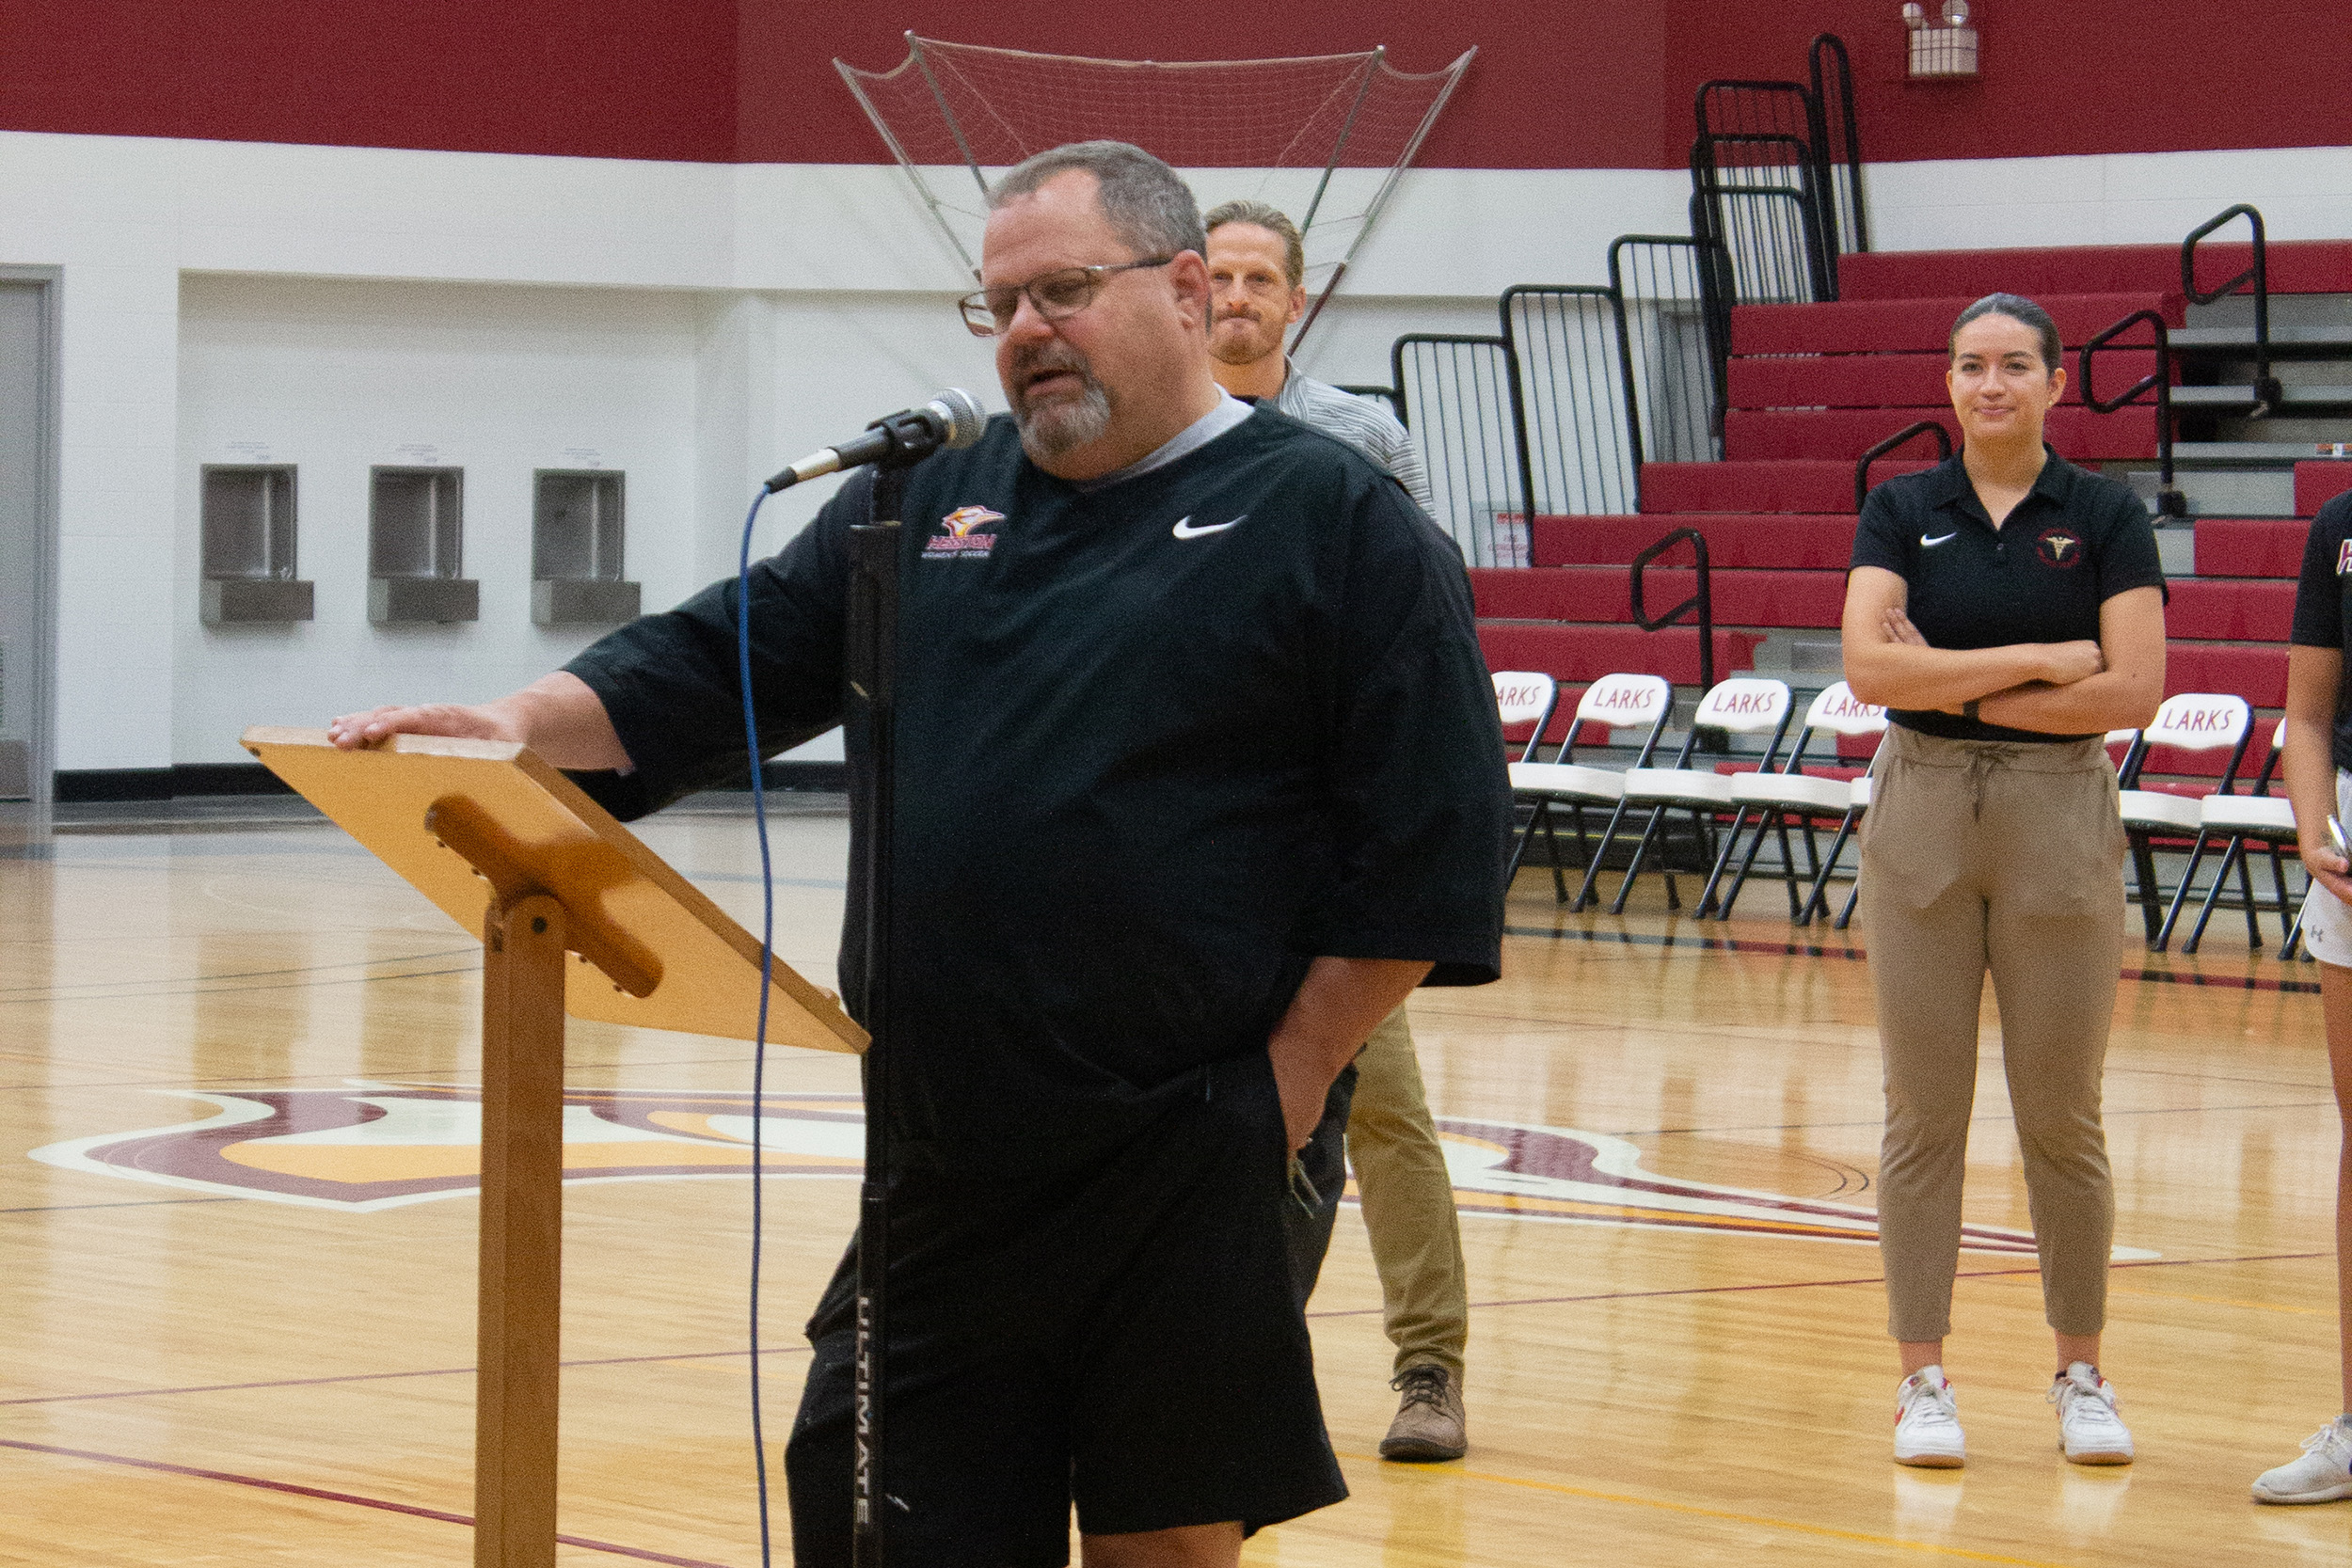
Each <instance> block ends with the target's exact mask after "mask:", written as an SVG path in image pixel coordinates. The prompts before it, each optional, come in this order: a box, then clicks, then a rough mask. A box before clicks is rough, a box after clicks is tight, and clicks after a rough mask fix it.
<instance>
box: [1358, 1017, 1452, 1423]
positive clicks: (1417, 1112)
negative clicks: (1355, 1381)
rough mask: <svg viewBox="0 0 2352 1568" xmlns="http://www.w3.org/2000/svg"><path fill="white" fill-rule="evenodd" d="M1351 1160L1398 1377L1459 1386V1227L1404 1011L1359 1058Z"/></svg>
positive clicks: (1383, 1027) (1385, 1024) (1378, 1030)
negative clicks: (1424, 1367)
mask: <svg viewBox="0 0 2352 1568" xmlns="http://www.w3.org/2000/svg"><path fill="white" fill-rule="evenodd" d="M1347 1158H1348V1163H1349V1164H1353V1165H1354V1166H1355V1167H1356V1183H1357V1189H1358V1192H1359V1196H1360V1197H1361V1199H1362V1202H1363V1209H1364V1229H1365V1231H1366V1232H1367V1233H1368V1234H1369V1235H1370V1237H1371V1240H1372V1261H1373V1266H1374V1267H1375V1269H1377V1270H1378V1271H1379V1274H1380V1299H1381V1305H1382V1309H1383V1316H1382V1326H1383V1327H1385V1328H1386V1329H1387V1330H1388V1335H1389V1338H1390V1341H1391V1343H1393V1344H1394V1345H1395V1346H1396V1370H1398V1371H1400V1372H1401V1371H1403V1370H1405V1369H1406V1367H1409V1366H1412V1365H1414V1364H1416V1363H1435V1364H1436V1365H1438V1366H1440V1367H1443V1368H1445V1369H1446V1370H1448V1371H1449V1372H1452V1373H1453V1374H1454V1382H1455V1383H1456V1385H1457V1386H1458V1385H1459V1383H1460V1382H1461V1378H1462V1352H1463V1349H1464V1347H1465V1345H1466V1344H1467V1343H1468V1342H1469V1338H1470V1290H1469V1286H1468V1283H1467V1281H1466V1277H1465V1275H1464V1271H1463V1267H1462V1229H1461V1221H1460V1220H1459V1219H1458V1218H1457V1217H1456V1216H1455V1214H1454V1179H1453V1177H1452V1176H1450V1175H1449V1174H1448V1173H1447V1171H1446V1165H1445V1151H1444V1150H1443V1148H1440V1147H1439V1146H1438V1133H1437V1128H1436V1125H1435V1123H1433V1122H1432V1121H1431V1119H1430V1116H1429V1101H1428V1100H1427V1097H1426V1096H1425V1095H1424V1094H1423V1092H1422V1082H1421V1062H1420V1060H1419V1059H1418V1058H1417V1057H1416V1056H1415V1055H1414V1053H1413V1032H1412V1029H1411V1027H1410V1026H1409V1025H1408V1024H1407V1023H1406V1020H1405V1009H1404V1008H1403V1007H1399V1008H1397V1009H1396V1011H1394V1012H1392V1013H1391V1014H1390V1015H1389V1016H1388V1017H1387V1018H1385V1019H1382V1020H1381V1021H1380V1024H1379V1027H1377V1028H1375V1030H1373V1032H1372V1037H1371V1038H1370V1039H1368V1040H1366V1041H1365V1042H1364V1049H1363V1053H1362V1054H1360V1055H1359V1056H1358V1057H1357V1058H1356V1102H1355V1106H1354V1108H1353V1109H1352V1110H1351V1111H1350V1112H1349V1113H1348V1118H1347Z"/></svg>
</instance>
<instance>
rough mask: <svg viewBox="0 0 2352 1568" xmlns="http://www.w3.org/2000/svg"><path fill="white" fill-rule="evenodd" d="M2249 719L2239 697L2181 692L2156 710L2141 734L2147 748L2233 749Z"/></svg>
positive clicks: (2195, 750) (2223, 694) (2249, 711)
mask: <svg viewBox="0 0 2352 1568" xmlns="http://www.w3.org/2000/svg"><path fill="white" fill-rule="evenodd" d="M2253 717H2254V714H2253V710H2252V709H2251V708H2249V707H2248V706H2247V705H2246V699H2245V698H2243V697H2237V696H2233V695H2231V694H2230V693H2229V692H2226V691H2184V692H2182V693H2181V694H2180V695H2179V696H2177V697H2167V698H2166V699H2165V700H2164V705H2163V706H2162V707H2160V708H2158V709H2156V717H2155V720H2154V721H2153V722H2152V723H2151V724H2150V725H2149V726H2148V728H2147V729H2146V730H2145V731H2143V732H2142V733H2143V734H2145V735H2146V736H2147V737H2148V744H2149V745H2151V746H2174V747H2178V748H2179V749H2180V750H2182V751H2184V752H2212V751H2217V750H2220V749H2222V748H2224V747H2230V746H2235V745H2236V744H2237V743H2238V741H2239V740H2240V739H2242V738H2244V736H2245V735H2246V726H2247V725H2248V724H2249V723H2251V722H2252V721H2253Z"/></svg>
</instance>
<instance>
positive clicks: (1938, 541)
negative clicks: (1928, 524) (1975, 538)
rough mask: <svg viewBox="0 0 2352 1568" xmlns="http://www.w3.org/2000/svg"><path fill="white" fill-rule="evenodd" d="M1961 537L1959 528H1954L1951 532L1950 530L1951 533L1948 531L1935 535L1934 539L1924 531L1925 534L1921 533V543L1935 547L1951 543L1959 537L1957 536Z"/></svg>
mask: <svg viewBox="0 0 2352 1568" xmlns="http://www.w3.org/2000/svg"><path fill="white" fill-rule="evenodd" d="M1959 537H1960V531H1959V530H1958V529H1954V530H1953V531H1951V532H1949V533H1946V534H1939V535H1938V536H1937V537H1935V538H1933V539H1931V538H1929V537H1928V536H1927V535H1926V534H1924V533H1923V534H1921V535H1919V543H1921V544H1922V545H1925V546H1928V547H1929V548H1930V549H1933V548H1934V547H1935V546H1938V545H1945V544H1949V543H1950V542H1951V541H1953V540H1955V539H1957V538H1959Z"/></svg>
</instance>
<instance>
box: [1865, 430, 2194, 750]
mask: <svg viewBox="0 0 2352 1568" xmlns="http://www.w3.org/2000/svg"><path fill="white" fill-rule="evenodd" d="M2044 451H2047V449H2046V448H2045V449H2044ZM1852 565H1854V566H1882V567H1884V568H1885V569H1886V570H1887V571H1890V572H1893V573H1895V574H1896V575H1897V576H1898V577H1900V578H1902V579H1903V581H1904V582H1905V583H1906V584H1907V585H1908V586H1909V588H1910V599H1909V603H1908V605H1907V606H1906V610H1905V612H1906V613H1907V614H1908V615H1909V616H1910V617H1911V624H1912V625H1913V626H1916V627H1918V628H1919V635H1920V636H1922V637H1924V638H1926V639H1927V640H1928V645H1929V646H1930V647H1935V648H1999V647H2006V646H2008V645H2010V643H2015V642H2074V641H2092V642H2095V641H2098V640H2099V607H2100V606H2101V605H2104V604H2105V603H2106V601H2107V600H2109V599H2111V598H2113V597H2115V595H2116V594H2122V593H2124V592H2126V591H2127V590H2130V589H2134V588H2159V589H2160V588H2162V587H2163V586H2164V569H2163V568H2162V567H2161V566H2159V565H2158V564H2157V562H2156V535H2155V530H2154V527H2153V525H2152V524H2151V523H2150V522H2149V520H2148V509H2147V507H2146V506H2144V505H2142V504H2141V502H2140V499H2139V498H2138V497H2137V496H2135V495H2133V494H2132V492H2131V491H2130V490H2129V489H2128V488H2126V487H2125V486H2123V485H2122V484H2118V483H2115V482H2114V481H2113V480H2110V479H2105V478H2102V477H2101V476H2099V475H2097V474H2094V473H2090V472H2088V471H2086V470H2084V469H2082V468H2078V467H2074V465H2073V464H2072V463H2069V462H2067V461H2066V460H2065V459H2064V458H2062V457H2059V456H2058V454H2057V453H2056V452H2054V451H2052V452H2048V454H2047V455H2046V456H2045V457H2044V458H2043V460H2042V472H2041V474H2040V475H2039V476H2038V477H2037V478H2036V479H2035V480H2034V484H2033V488H2032V489H2031V490H2030V491H2028V492H2027V493H2026V499H2024V500H2021V501H2019V502H2018V503H2017V505H2016V508H2015V509H2014V510H2012V511H2011V512H2010V515H2008V516H2007V517H2005V518H2003V519H2002V522H2001V526H2000V527H1999V528H1997V529H1996V528H1994V526H1993V519H1992V518H1991V517H1990V516H1988V515H1986V513H1985V510H1984V504H1983V503H1982V502H1981V501H1979V500H1978V499H1977V492H1976V487H1975V486H1974V485H1973V484H1971V483H1969V480H1968V470H1967V468H1966V467H1964V466H1963V461H1962V457H1961V454H1960V453H1958V452H1955V453H1953V454H1952V455H1951V456H1950V457H1949V458H1947V460H1945V461H1944V462H1943V463H1941V464H1939V465H1938V466H1936V467H1933V468H1930V469H1928V470H1927V471H1926V472H1925V473H1916V474H1903V475H1900V476H1899V477H1898V478H1895V479H1890V480H1888V481H1887V482H1886V483H1883V484H1882V485H1880V486H1879V487H1878V488H1877V489H1875V490H1872V491H1871V492H1870V495H1869V499H1867V501H1865V502H1864V503H1863V508H1862V517H1861V521H1860V523H1859V524H1858V525H1857V527H1856V528H1855V530H1854V541H1853V561H1852ZM1887 717H1888V718H1889V719H1891V720H1892V721H1895V722H1896V723H1899V724H1900V725H1902V726H1903V727H1904V728H1906V729H1911V730H1917V731H1919V732H1921V733H1922V734H1926V735H1934V736H1945V737H1947V738H1948V739H1954V740H2017V741H2061V740H2078V739H2081V738H2082V737H2081V736H2065V735H2045V734H2043V733H2042V732H2041V731H2039V730H2014V729H2010V728H2008V727H2007V726H2005V725H2001V724H1988V723H1985V722H1983V721H1980V720H1972V719H1967V718H1963V716H1961V715H1960V714H1957V713H1942V712H1935V711H1915V710H1911V709H1904V708H1897V709H1890V710H1889V711H1888V714H1887Z"/></svg>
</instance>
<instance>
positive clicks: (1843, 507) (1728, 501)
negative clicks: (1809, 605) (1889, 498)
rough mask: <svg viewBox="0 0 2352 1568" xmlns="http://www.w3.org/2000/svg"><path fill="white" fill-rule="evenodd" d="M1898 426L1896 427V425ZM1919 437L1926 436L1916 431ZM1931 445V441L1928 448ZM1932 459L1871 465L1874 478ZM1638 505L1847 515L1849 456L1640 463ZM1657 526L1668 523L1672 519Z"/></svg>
mask: <svg viewBox="0 0 2352 1568" xmlns="http://www.w3.org/2000/svg"><path fill="white" fill-rule="evenodd" d="M1898 428H1899V427H1898ZM1921 440H1922V442H1923V443H1924V442H1925V441H1926V437H1924V436H1922V437H1921ZM1929 450H1930V451H1932V450H1933V449H1932V447H1931V448H1930V449H1929ZM1932 467H1935V464H1934V463H1933V462H1932V461H1929V462H1916V461H1911V460H1906V459H1902V458H1895V457H1890V458H1887V459H1885V460H1883V462H1881V463H1880V464H1879V465H1878V466H1877V467H1874V468H1872V469H1871V470H1870V478H1871V480H1872V482H1873V483H1875V482H1877V481H1879V480H1884V479H1892V478H1894V477H1895V476H1896V475H1897V474H1908V473H1917V472H1919V471H1920V470H1921V469H1923V468H1932ZM1642 510H1643V511H1644V512H1645V513H1651V514H1656V513H1662V512H1809V513H1812V514H1814V515H1820V514H1821V513H1824V512H1843V513H1845V514H1846V515H1849V516H1851V515H1852V514H1853V510H1854V504H1853V459H1852V458H1851V457H1849V458H1847V459H1846V460H1845V461H1844V462H1842V463H1841V462H1837V461H1835V460H1826V459H1825V460H1818V461H1813V460H1808V461H1796V462H1744V463H1730V462H1726V463H1645V464H1643V465H1642ZM1662 526H1668V527H1670V526H1672V525H1671V524H1667V525H1662Z"/></svg>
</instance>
